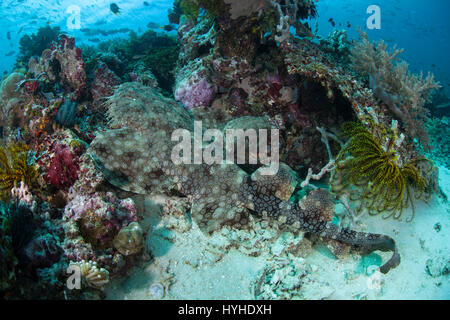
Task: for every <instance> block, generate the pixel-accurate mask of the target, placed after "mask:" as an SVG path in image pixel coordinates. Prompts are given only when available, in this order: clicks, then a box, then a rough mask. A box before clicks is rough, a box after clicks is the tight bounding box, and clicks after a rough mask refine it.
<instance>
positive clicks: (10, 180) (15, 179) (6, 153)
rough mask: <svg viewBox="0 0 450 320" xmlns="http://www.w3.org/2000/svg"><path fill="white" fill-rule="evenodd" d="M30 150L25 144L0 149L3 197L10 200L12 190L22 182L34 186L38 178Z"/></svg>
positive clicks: (15, 144) (0, 188) (13, 144)
mask: <svg viewBox="0 0 450 320" xmlns="http://www.w3.org/2000/svg"><path fill="white" fill-rule="evenodd" d="M28 151H29V148H28V146H27V145H25V144H24V143H20V142H19V143H10V144H8V146H6V147H0V180H1V183H0V191H1V197H2V199H4V200H8V199H9V198H10V196H11V189H12V188H13V187H15V186H17V185H18V184H19V183H20V182H24V183H25V184H26V185H27V186H32V185H33V184H34V183H35V180H36V178H37V170H36V167H35V166H34V164H30V163H29V159H28Z"/></svg>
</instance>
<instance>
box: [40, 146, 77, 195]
mask: <svg viewBox="0 0 450 320" xmlns="http://www.w3.org/2000/svg"><path fill="white" fill-rule="evenodd" d="M52 149H53V150H52V151H53V154H54V156H53V158H52V159H51V160H50V166H49V168H48V171H47V174H46V175H45V176H44V179H45V181H46V182H47V183H49V184H51V185H53V186H55V187H56V188H58V189H67V188H69V187H70V186H71V185H72V184H73V183H74V182H75V181H76V180H77V179H78V170H79V168H80V166H79V160H78V158H77V157H76V155H75V154H73V153H72V151H71V149H70V147H68V146H65V145H62V144H59V143H58V144H56V145H54V146H53V148H52Z"/></svg>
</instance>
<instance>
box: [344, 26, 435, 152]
mask: <svg viewBox="0 0 450 320" xmlns="http://www.w3.org/2000/svg"><path fill="white" fill-rule="evenodd" d="M360 35H361V41H360V42H357V43H356V44H355V45H354V46H353V48H352V51H351V56H350V59H351V65H352V68H353V69H354V70H355V71H356V72H358V73H360V74H361V75H362V76H364V77H368V78H369V82H370V87H371V88H372V90H373V92H374V95H375V96H376V97H377V98H378V99H379V100H381V101H382V102H383V103H384V104H386V106H387V107H388V108H389V111H390V112H391V113H392V114H393V115H394V116H395V117H396V118H398V119H400V120H401V121H402V123H403V125H404V126H405V129H406V132H407V134H408V136H409V137H410V138H411V139H414V138H416V139H417V140H418V141H419V142H420V143H421V144H422V145H423V146H424V148H428V143H429V142H428V140H429V138H428V133H427V132H426V130H425V129H424V127H425V126H424V121H425V120H427V118H428V113H429V111H428V109H426V108H425V107H424V105H425V103H426V102H430V100H431V98H432V95H433V92H434V90H436V89H438V88H439V87H440V85H439V83H437V82H435V80H434V76H433V75H432V74H430V73H428V75H427V76H426V77H425V78H424V76H423V74H422V73H421V74H420V75H416V74H412V73H411V72H409V71H408V64H407V63H406V62H405V61H398V62H395V61H397V60H398V58H397V56H398V55H399V54H400V53H402V52H403V49H397V47H396V46H394V48H393V49H392V50H391V51H389V50H388V48H387V44H386V43H385V42H384V41H383V40H381V41H379V42H377V43H371V42H370V41H369V39H368V38H367V34H366V33H363V32H361V31H360Z"/></svg>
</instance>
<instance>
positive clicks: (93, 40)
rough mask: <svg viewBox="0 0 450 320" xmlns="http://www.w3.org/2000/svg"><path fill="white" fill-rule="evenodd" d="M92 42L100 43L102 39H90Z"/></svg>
mask: <svg viewBox="0 0 450 320" xmlns="http://www.w3.org/2000/svg"><path fill="white" fill-rule="evenodd" d="M88 40H89V41H90V42H100V39H99V38H91V39H88Z"/></svg>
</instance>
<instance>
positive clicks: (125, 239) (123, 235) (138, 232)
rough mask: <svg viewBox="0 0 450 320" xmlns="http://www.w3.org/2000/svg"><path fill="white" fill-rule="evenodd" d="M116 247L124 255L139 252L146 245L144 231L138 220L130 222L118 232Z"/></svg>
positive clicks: (115, 241) (115, 240)
mask: <svg viewBox="0 0 450 320" xmlns="http://www.w3.org/2000/svg"><path fill="white" fill-rule="evenodd" d="M114 247H115V248H116V249H117V250H118V251H119V252H120V253H121V254H123V255H126V256H128V255H132V254H135V253H138V252H139V251H141V250H142V248H143V247H144V232H143V230H142V228H141V226H140V225H139V223H137V222H132V223H130V224H129V225H128V226H127V227H124V228H122V229H121V230H120V232H119V233H118V234H117V236H116V238H115V239H114Z"/></svg>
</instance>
